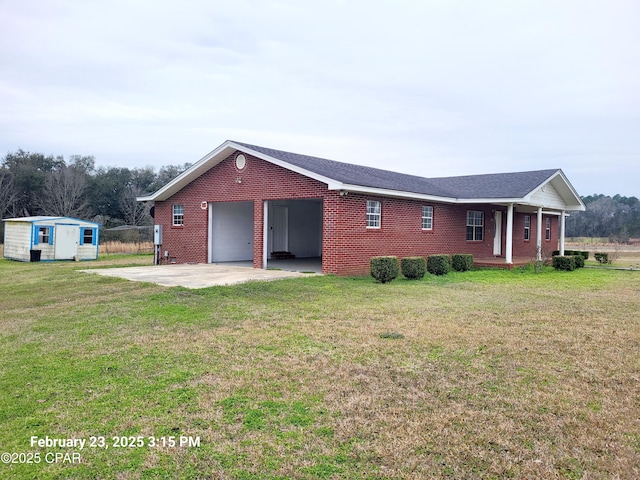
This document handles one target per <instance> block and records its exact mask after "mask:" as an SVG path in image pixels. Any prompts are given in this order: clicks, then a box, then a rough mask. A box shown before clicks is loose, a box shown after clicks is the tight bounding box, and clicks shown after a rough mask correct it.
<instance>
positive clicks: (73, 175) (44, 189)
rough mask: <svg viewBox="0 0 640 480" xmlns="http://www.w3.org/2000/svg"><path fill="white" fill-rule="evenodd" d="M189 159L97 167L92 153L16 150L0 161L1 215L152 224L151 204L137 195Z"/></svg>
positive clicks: (171, 174)
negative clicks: (158, 165)
mask: <svg viewBox="0 0 640 480" xmlns="http://www.w3.org/2000/svg"><path fill="white" fill-rule="evenodd" d="M189 166H190V164H188V163H185V164H183V165H168V166H163V167H161V168H160V169H159V171H157V172H156V171H155V170H154V169H153V168H152V167H143V168H126V167H122V168H121V167H99V168H96V165H95V158H94V157H93V156H83V155H72V156H71V157H69V158H68V159H66V160H65V158H64V157H62V156H55V157H54V156H53V155H48V156H46V155H43V154H41V153H31V152H26V151H24V150H18V151H17V152H14V153H8V154H7V155H6V156H5V157H4V158H3V159H2V162H1V163H0V217H1V218H11V217H25V216H34V215H51V216H68V217H75V218H82V219H89V220H94V221H97V222H99V223H101V224H103V225H104V226H105V227H107V228H109V227H116V226H120V225H136V226H143V225H152V224H153V218H152V217H151V215H150V212H149V210H150V206H149V205H147V204H144V203H141V202H138V201H136V197H137V196H139V195H142V194H144V193H148V192H153V191H155V190H157V189H159V188H160V187H162V186H163V185H164V184H166V183H167V182H169V181H170V180H171V179H173V178H175V177H176V176H177V175H179V174H180V173H182V172H183V171H184V170H186V169H187V168H188V167H189Z"/></svg>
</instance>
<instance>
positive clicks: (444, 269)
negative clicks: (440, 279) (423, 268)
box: [427, 255, 451, 275]
mask: <svg viewBox="0 0 640 480" xmlns="http://www.w3.org/2000/svg"><path fill="white" fill-rule="evenodd" d="M450 270H451V257H450V256H449V255H429V257H428V258H427V272H429V273H430V274H432V275H446V274H447V273H449V271H450Z"/></svg>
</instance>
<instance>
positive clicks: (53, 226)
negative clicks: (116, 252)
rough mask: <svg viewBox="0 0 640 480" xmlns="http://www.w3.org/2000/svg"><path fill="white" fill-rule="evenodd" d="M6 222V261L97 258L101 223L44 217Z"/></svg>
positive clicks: (8, 220)
mask: <svg viewBox="0 0 640 480" xmlns="http://www.w3.org/2000/svg"><path fill="white" fill-rule="evenodd" d="M3 221H4V254H3V256H4V257H5V258H8V259H11V260H19V261H22V262H30V261H31V262H37V261H52V260H96V259H97V258H98V243H99V238H98V237H99V235H100V224H98V223H94V222H89V221H86V220H79V219H77V218H71V217H45V216H41V217H23V218H7V219H5V220H3Z"/></svg>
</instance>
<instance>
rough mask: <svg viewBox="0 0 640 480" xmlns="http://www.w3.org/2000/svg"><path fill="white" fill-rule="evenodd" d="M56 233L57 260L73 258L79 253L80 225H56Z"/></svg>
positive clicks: (55, 249)
mask: <svg viewBox="0 0 640 480" xmlns="http://www.w3.org/2000/svg"><path fill="white" fill-rule="evenodd" d="M54 235H55V236H54V238H53V243H54V245H55V246H54V258H55V259H56V260H73V259H74V258H75V256H76V255H78V242H79V241H80V227H79V226H77V225H56V227H55V233H54Z"/></svg>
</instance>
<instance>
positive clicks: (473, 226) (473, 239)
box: [465, 210, 485, 242]
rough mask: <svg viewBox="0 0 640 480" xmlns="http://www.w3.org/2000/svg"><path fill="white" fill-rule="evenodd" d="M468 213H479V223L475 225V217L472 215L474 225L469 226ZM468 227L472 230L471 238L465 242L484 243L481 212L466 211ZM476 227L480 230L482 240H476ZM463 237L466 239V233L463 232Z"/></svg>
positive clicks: (482, 213) (482, 215)
mask: <svg viewBox="0 0 640 480" xmlns="http://www.w3.org/2000/svg"><path fill="white" fill-rule="evenodd" d="M470 213H474V214H475V213H479V214H480V216H479V218H480V222H481V223H479V224H476V223H475V220H476V215H473V217H474V218H473V220H474V223H473V224H470V223H469V214H470ZM468 227H472V228H473V235H472V237H473V238H467V242H483V241H484V236H485V235H484V212H483V211H482V210H467V228H468ZM478 227H480V228H481V231H482V238H476V228H478ZM465 237H466V232H465Z"/></svg>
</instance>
